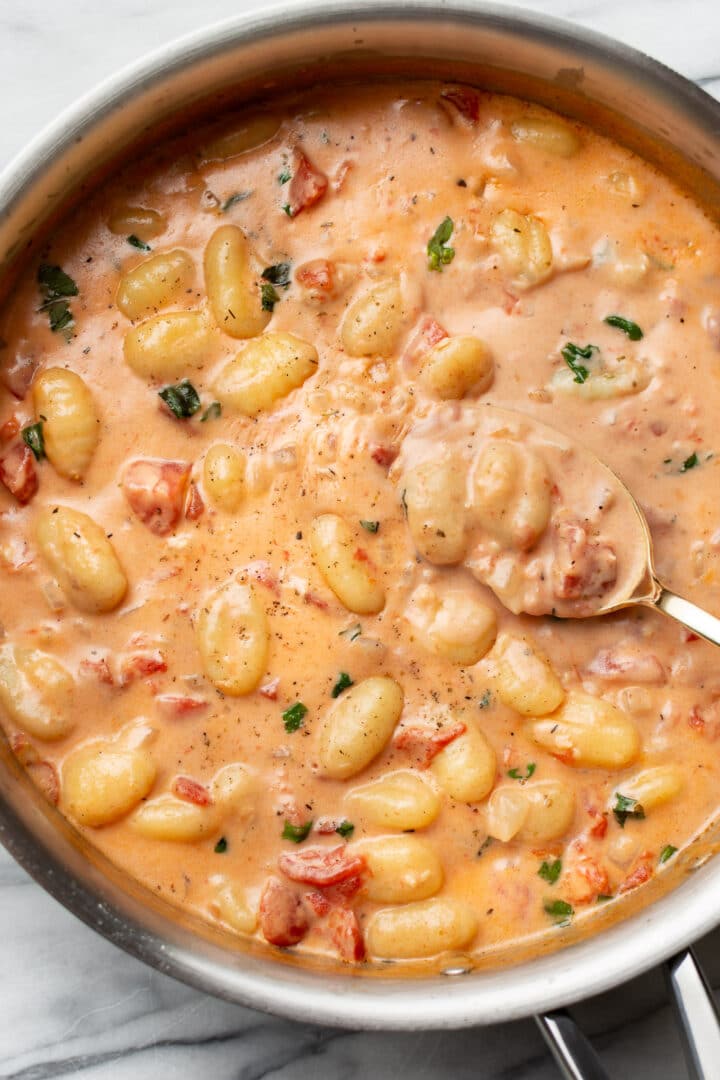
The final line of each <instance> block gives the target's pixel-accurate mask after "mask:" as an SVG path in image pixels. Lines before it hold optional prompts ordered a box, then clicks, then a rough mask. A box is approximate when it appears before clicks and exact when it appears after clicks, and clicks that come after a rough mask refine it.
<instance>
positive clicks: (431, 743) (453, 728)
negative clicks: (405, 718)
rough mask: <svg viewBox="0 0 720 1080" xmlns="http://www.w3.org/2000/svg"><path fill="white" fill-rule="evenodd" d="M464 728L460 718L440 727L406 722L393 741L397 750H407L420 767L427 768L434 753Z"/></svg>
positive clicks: (455, 737) (461, 732)
mask: <svg viewBox="0 0 720 1080" xmlns="http://www.w3.org/2000/svg"><path fill="white" fill-rule="evenodd" d="M466 730H467V729H466V726H465V724H463V722H462V720H457V721H456V722H455V723H453V724H446V725H445V726H444V727H441V728H434V727H429V726H428V725H425V726H422V725H420V724H408V725H407V727H403V728H400V730H399V731H398V732H397V734H396V736H395V739H394V742H395V745H396V746H397V748H398V750H407V752H408V753H409V754H410V756H411V757H413V758H415V759H416V760H417V763H418V765H419V766H420V768H421V769H427V767H428V766H429V764H430V762H431V761H432V759H433V758H434V757H435V755H436V754H439V753H440V751H441V750H442V749H444V747H446V746H448V744H449V743H451V742H452V741H453V740H454V739H457V737H458V735H463V734H464V733H465V731H466Z"/></svg>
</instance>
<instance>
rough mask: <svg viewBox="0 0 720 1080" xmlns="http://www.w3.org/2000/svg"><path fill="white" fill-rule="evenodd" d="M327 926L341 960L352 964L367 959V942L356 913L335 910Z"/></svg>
mask: <svg viewBox="0 0 720 1080" xmlns="http://www.w3.org/2000/svg"><path fill="white" fill-rule="evenodd" d="M327 925H328V930H329V931H330V937H331V938H332V940H333V944H334V945H335V947H336V949H337V951H338V953H339V955H340V959H341V960H346V961H347V962H348V963H352V962H353V961H357V960H364V959H365V942H364V941H363V936H362V930H361V929H360V924H359V923H358V920H357V915H356V914H355V912H354V911H350V910H348V908H341V907H335V908H333V909H332V910H331V912H330V914H329V915H328V921H327Z"/></svg>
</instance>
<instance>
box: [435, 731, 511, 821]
mask: <svg viewBox="0 0 720 1080" xmlns="http://www.w3.org/2000/svg"><path fill="white" fill-rule="evenodd" d="M496 764H497V762H496V757H495V751H494V750H493V748H492V746H491V745H490V743H489V742H488V740H487V739H486V737H485V735H483V733H482V731H480V729H479V728H477V727H475V726H474V725H473V724H469V725H468V726H467V728H466V730H465V731H464V732H463V734H462V735H459V736H458V737H457V738H456V739H453V741H452V742H451V743H448V745H447V746H446V747H444V748H443V749H442V750H441V751H440V753H439V754H437V756H436V757H435V758H434V760H433V762H432V765H431V768H432V771H433V773H434V774H435V778H436V779H437V781H438V783H439V784H440V786H441V787H442V788H443V789H444V791H446V792H447V794H448V795H449V796H450V797H451V798H452V799H455V800H456V801H457V802H462V803H476V802H481V801H482V800H483V799H484V798H485V797H486V796H487V795H488V794H489V793H490V791H491V790H492V787H493V785H494V783H495V771H496Z"/></svg>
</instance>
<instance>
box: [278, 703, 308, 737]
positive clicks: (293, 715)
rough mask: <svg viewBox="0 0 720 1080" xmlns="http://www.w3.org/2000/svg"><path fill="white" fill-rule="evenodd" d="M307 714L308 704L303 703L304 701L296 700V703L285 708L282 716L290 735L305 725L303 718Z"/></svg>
mask: <svg viewBox="0 0 720 1080" xmlns="http://www.w3.org/2000/svg"><path fill="white" fill-rule="evenodd" d="M306 714H307V705H303V703H302V701H296V702H295V704H294V705H291V706H290V708H289V709H286V710H285V712H284V713H283V714H282V718H283V724H284V725H285V730H286V731H287V733H288V735H290V734H292V732H293V731H297V730H298V728H301V727H302V726H303V720H304V719H305V716H306Z"/></svg>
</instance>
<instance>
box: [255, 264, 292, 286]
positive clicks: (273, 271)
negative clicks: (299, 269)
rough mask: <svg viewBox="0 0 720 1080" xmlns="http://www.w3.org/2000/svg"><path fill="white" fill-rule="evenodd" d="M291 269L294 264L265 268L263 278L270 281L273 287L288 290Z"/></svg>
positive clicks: (274, 265)
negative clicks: (278, 286)
mask: <svg viewBox="0 0 720 1080" xmlns="http://www.w3.org/2000/svg"><path fill="white" fill-rule="evenodd" d="M291 269H292V263H289V262H281V263H274V264H273V265H272V266H266V267H265V269H264V270H263V272H262V274H261V277H262V278H263V280H264V281H269V282H270V284H271V285H282V287H283V289H287V287H288V285H289V284H290V271H291Z"/></svg>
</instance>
